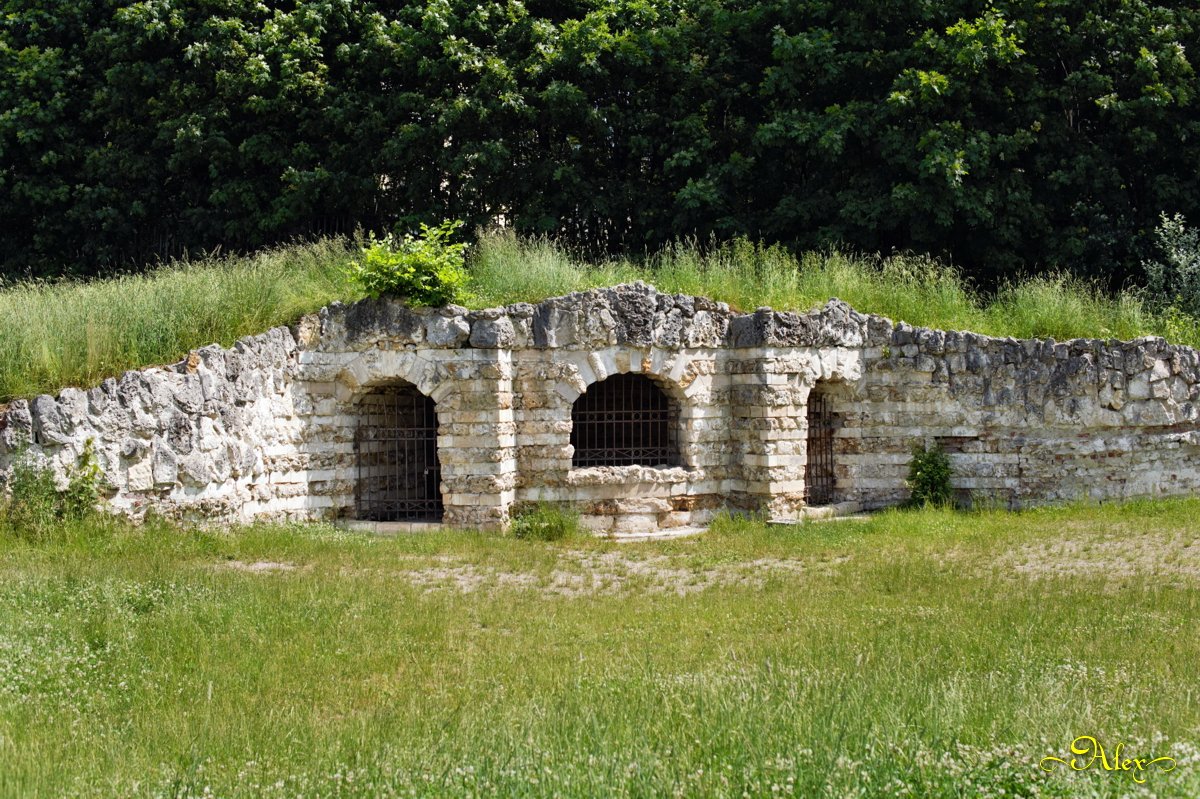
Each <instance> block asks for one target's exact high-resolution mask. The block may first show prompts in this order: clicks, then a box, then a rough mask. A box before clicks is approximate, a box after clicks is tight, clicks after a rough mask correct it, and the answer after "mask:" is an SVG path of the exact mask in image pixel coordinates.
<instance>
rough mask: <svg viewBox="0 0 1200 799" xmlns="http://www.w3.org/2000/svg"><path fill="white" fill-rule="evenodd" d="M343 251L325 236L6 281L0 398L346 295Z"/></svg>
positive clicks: (121, 366)
mask: <svg viewBox="0 0 1200 799" xmlns="http://www.w3.org/2000/svg"><path fill="white" fill-rule="evenodd" d="M350 258H351V250H350V248H349V245H348V244H347V242H345V241H343V240H335V239H331V240H326V241H322V242H319V243H317V244H309V245H293V246H287V247H280V248H277V249H272V250H267V251H264V252H261V253H258V254H256V255H254V256H250V257H231V258H220V259H209V260H205V261H200V262H196V263H188V262H176V263H172V264H170V265H168V266H165V267H162V268H160V269H157V270H155V271H152V272H149V273H146V274H141V275H127V276H123V277H117V278H114V279H111V280H101V281H93V282H66V283H21V284H17V285H15V286H12V287H8V288H5V289H3V290H2V291H0V402H4V401H7V400H9V399H12V398H13V397H23V396H32V395H34V394H38V393H42V392H51V391H56V390H58V389H59V388H61V387H63V386H67V385H79V386H88V385H92V384H95V383H97V382H99V381H100V380H102V379H103V378H105V377H109V376H113V375H117V374H120V373H121V372H122V371H124V370H126V369H131V368H136V367H140V366H145V365H148V364H156V363H170V362H173V361H176V360H178V359H179V358H181V357H182V356H183V355H185V354H186V353H187V352H188V350H190V349H194V348H196V347H200V346H203V345H205V344H211V343H213V342H218V343H221V344H231V343H233V341H235V340H236V339H238V338H240V337H242V336H246V335H250V334H253V333H260V332H262V331H263V330H266V329H267V328H269V327H272V326H274V325H279V324H286V323H289V322H292V321H295V320H296V319H297V318H298V317H299V316H301V315H302V314H304V313H307V312H310V311H313V310H316V309H317V308H320V307H321V306H322V305H325V304H327V303H328V302H330V301H331V300H333V299H337V298H352V297H354V296H355V291H354V289H353V287H352V286H351V285H350V283H349V282H348V280H347V277H346V271H345V267H346V265H347V263H348V262H349V259H350Z"/></svg>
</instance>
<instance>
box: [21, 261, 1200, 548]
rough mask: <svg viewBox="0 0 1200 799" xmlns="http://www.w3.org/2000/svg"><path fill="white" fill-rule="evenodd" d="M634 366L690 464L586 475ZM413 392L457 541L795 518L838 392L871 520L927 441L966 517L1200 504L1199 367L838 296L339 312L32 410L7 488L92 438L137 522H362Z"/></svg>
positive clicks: (843, 491) (845, 438) (1166, 352)
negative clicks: (811, 301)
mask: <svg viewBox="0 0 1200 799" xmlns="http://www.w3.org/2000/svg"><path fill="white" fill-rule="evenodd" d="M627 373H634V374H642V375H645V376H646V377H647V378H649V379H650V380H652V381H653V382H654V384H655V385H656V386H657V387H658V388H659V389H660V390H661V391H662V392H663V393H664V394H665V395H666V396H667V397H669V399H670V400H671V402H672V403H673V404H674V406H675V407H676V408H677V409H678V430H677V433H678V447H679V452H678V456H679V458H678V460H679V465H674V466H655V465H640V466H605V467H582V468H579V467H573V466H572V454H573V447H572V445H571V428H572V416H571V413H572V406H573V404H574V403H575V401H576V400H577V399H578V398H579V397H580V396H581V395H583V394H584V392H586V391H587V390H588V389H589V387H591V386H593V385H595V384H597V383H598V382H599V381H602V380H604V379H606V378H608V377H610V376H613V375H616V374H627ZM397 384H404V385H411V386H415V387H416V389H417V390H418V391H420V392H421V393H422V394H424V395H426V396H428V397H430V398H431V399H432V400H433V401H434V402H435V403H436V406H435V408H436V416H437V421H438V425H437V433H436V436H437V438H436V442H437V453H438V458H439V460H440V466H441V483H440V489H441V499H442V503H443V506H444V515H443V521H444V522H445V523H446V524H449V525H454V526H464V527H473V526H478V527H486V528H497V527H503V526H504V525H505V524H507V522H508V521H509V519H510V517H511V515H512V513H513V512H514V511H515V510H517V509H519V508H520V507H521V506H522V505H525V504H528V503H533V502H552V503H561V504H564V505H570V506H572V507H574V508H577V509H578V510H580V511H581V512H582V514H583V519H584V521H585V523H586V524H587V525H588V526H589V527H591V528H593V529H595V530H597V531H610V532H614V533H617V534H620V533H623V532H634V531H639V532H640V531H646V530H654V529H662V528H671V527H678V526H684V525H695V524H703V523H705V522H707V521H708V520H709V519H711V517H712V515H713V514H714V513H715V512H716V511H717V510H718V509H720V508H722V507H728V508H731V509H733V510H754V511H760V512H765V513H767V514H769V515H771V516H773V517H777V518H794V517H796V516H798V515H800V514H802V513H804V512H805V499H804V497H805V486H806V477H807V468H808V467H807V464H808V452H807V445H806V439H807V433H808V430H807V418H806V414H807V408H808V403H809V398H810V395H811V393H812V392H813V391H814V390H818V391H820V392H822V393H823V394H824V396H825V397H826V398H827V399H828V402H829V403H830V404H831V405H832V408H833V411H834V420H835V428H836V429H835V433H834V446H833V450H834V472H835V475H836V480H835V484H834V488H833V501H834V502H835V503H839V504H843V505H845V506H847V507H863V508H875V507H882V506H886V505H890V504H895V503H897V502H899V501H902V500H903V499H905V498H906V496H907V491H906V489H905V487H904V477H905V475H906V474H907V470H908V462H909V459H910V457H911V448H912V446H913V444H914V443H925V442H935V441H936V442H938V443H941V444H942V445H943V446H944V447H945V448H946V449H947V450H948V451H949V452H950V453H951V461H952V464H953V466H954V469H955V478H954V483H955V487H956V489H957V490H958V491H959V493H960V495H961V498H962V499H964V500H971V499H973V500H979V499H987V500H989V501H997V502H1000V503H1002V504H1005V505H1010V506H1023V505H1028V504H1033V503H1038V502H1049V501H1058V500H1066V499H1072V498H1077V497H1092V498H1096V499H1106V498H1124V497H1131V496H1143V495H1168V494H1183V493H1191V492H1195V491H1197V489H1200V458H1198V457H1197V456H1198V455H1200V425H1198V418H1197V405H1198V401H1200V360H1198V356H1197V353H1196V352H1195V351H1194V350H1191V349H1188V348H1184V347H1176V346H1171V345H1168V344H1166V343H1165V342H1163V341H1162V340H1160V339H1142V340H1138V341H1133V342H1117V341H1090V340H1079V341H1071V342H1066V343H1056V342H1053V341H1016V340H1013V339H995V338H988V337H984V336H978V335H975V334H971V333H957V332H942V331H935V330H927V329H921V328H913V327H910V326H908V325H906V324H904V323H900V324H893V323H892V322H891V321H890V320H887V319H884V318H881V317H876V316H865V315H862V314H859V313H857V312H856V311H854V310H853V309H851V308H849V307H848V306H847V305H845V304H844V303H841V302H838V301H836V300H834V301H830V303H829V304H827V305H826V306H825V307H824V308H822V309H820V310H818V311H814V312H811V313H806V314H795V313H781V312H775V311H772V310H770V309H765V308H764V309H759V310H758V311H755V312H754V313H750V314H743V313H737V312H734V311H732V310H731V309H730V308H729V307H728V306H726V305H724V304H722V303H717V302H713V301H711V300H708V299H705V298H702V297H689V296H682V295H667V294H660V293H658V292H657V291H655V290H654V289H653V288H652V287H649V286H646V285H643V284H634V285H627V286H618V287H614V288H611V289H600V290H594V291H588V292H581V293H577V294H572V295H568V296H566V297H559V298H554V299H550V300H546V301H544V302H542V303H539V304H538V305H529V304H516V305H512V306H508V307H506V308H493V309H485V310H481V311H474V312H471V311H467V309H465V308H459V307H456V306H450V307H447V308H441V309H420V310H415V309H409V308H406V307H404V306H403V305H401V304H399V303H395V302H389V301H364V302H359V303H355V304H353V305H341V304H334V305H331V306H329V307H328V308H325V309H323V310H322V311H321V312H320V313H319V314H315V315H313V316H310V317H307V318H305V319H304V320H302V321H301V322H300V323H299V324H298V325H296V326H295V327H293V328H290V329H289V328H277V329H275V330H271V331H268V332H267V333H264V334H262V335H260V336H253V337H250V338H247V339H244V340H242V341H240V342H238V343H237V344H236V345H234V346H233V347H232V348H229V349H223V348H220V347H217V346H210V347H205V348H203V349H201V350H197V351H196V352H193V353H191V354H190V355H189V356H188V357H187V358H186V359H185V360H183V361H181V362H180V363H178V364H174V365H172V366H168V367H158V368H153V369H144V370H140V371H135V372H128V373H126V374H125V375H124V376H122V377H121V378H120V379H115V380H107V381H105V382H104V383H102V384H101V385H100V386H97V387H94V388H91V389H88V390H82V389H74V388H68V389H64V390H63V391H62V392H61V393H60V394H59V395H58V396H57V397H50V396H42V397H38V398H36V399H34V400H32V401H18V402H14V403H12V404H11V405H10V406H9V407H8V408H6V409H2V410H0V481H3V480H4V479H5V478H6V475H7V474H9V473H10V472H11V468H12V465H13V462H14V460H15V459H17V458H18V457H22V458H31V459H33V460H35V461H40V462H42V463H45V464H47V465H49V466H50V467H51V468H53V469H54V470H55V472H56V473H57V474H58V475H59V479H60V480H65V479H66V473H67V470H68V469H69V467H70V465H71V464H72V463H74V462H75V461H76V460H77V459H78V458H79V456H80V453H81V452H82V451H83V449H84V446H85V445H86V443H87V442H89V441H90V442H92V443H91V446H92V447H93V448H94V451H95V453H96V457H97V459H98V462H99V463H100V466H101V468H102V473H103V478H104V482H105V485H106V499H107V501H108V503H109V505H110V507H111V508H112V509H113V510H115V511H117V512H121V513H126V514H130V515H133V516H135V517H136V516H140V515H142V514H144V513H145V512H147V511H149V510H154V511H155V512H158V513H162V514H165V515H168V516H174V517H186V518H196V519H205V520H215V521H221V522H234V521H246V520H250V519H254V518H271V519H315V518H333V519H353V518H354V517H355V515H356V512H357V511H356V485H357V484H358V472H357V454H356V445H355V438H356V433H357V431H358V429H359V426H360V424H361V421H362V418H363V416H362V410H361V406H360V403H361V402H362V400H363V397H364V396H365V395H366V394H367V393H368V392H371V391H373V390H376V389H378V388H380V387H386V386H391V385H397Z"/></svg>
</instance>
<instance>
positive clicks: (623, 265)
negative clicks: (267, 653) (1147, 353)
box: [0, 233, 1200, 403]
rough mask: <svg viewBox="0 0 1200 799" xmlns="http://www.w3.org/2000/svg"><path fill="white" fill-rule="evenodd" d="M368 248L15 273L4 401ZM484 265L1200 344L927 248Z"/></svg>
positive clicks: (502, 272) (528, 276) (185, 331)
mask: <svg viewBox="0 0 1200 799" xmlns="http://www.w3.org/2000/svg"><path fill="white" fill-rule="evenodd" d="M354 257H355V250H354V247H353V246H352V245H351V244H350V243H349V242H347V241H343V240H329V241H323V242H318V243H316V244H308V245H295V246H291V247H282V248H278V249H275V250H270V251H267V252H263V253H259V254H257V255H254V256H249V257H230V258H214V259H210V260H207V261H198V262H194V263H186V264H171V265H168V266H165V267H163V268H161V269H158V270H156V271H152V272H149V273H146V274H143V275H130V276H126V277H122V278H119V279H116V280H109V281H98V282H92V283H61V284H47V283H37V284H18V285H13V286H9V287H6V288H4V287H0V403H3V402H7V401H8V400H11V399H13V398H15V397H30V396H33V395H36V394H39V393H54V392H57V391H58V390H59V389H60V388H62V387H63V386H68V385H76V386H91V385H94V384H96V383H98V382H99V381H100V380H101V379H103V378H105V377H109V376H116V375H119V374H120V373H121V372H122V371H124V370H126V369H132V368H137V367H141V366H147V365H152V364H164V363H172V362H174V361H177V360H179V359H180V358H182V357H183V356H184V355H186V354H187V352H188V351H189V350H191V349H194V348H196V347H200V346H203V345H205V344H210V343H212V342H218V343H221V344H225V345H229V344H231V343H233V342H234V341H235V340H237V339H238V338H240V337H241V336H245V335H249V334H252V333H258V332H261V331H263V330H265V329H267V328H268V327H271V326H273V325H279V324H288V323H291V322H293V321H295V320H296V319H298V318H299V317H300V316H301V315H302V314H304V313H308V312H311V311H314V310H316V309H318V308H320V307H321V306H323V305H326V304H328V303H329V302H332V301H334V300H344V301H351V300H354V299H357V298H358V297H359V293H358V290H357V289H356V287H355V286H354V285H352V284H351V283H350V281H349V280H348V278H347V275H346V268H347V266H348V265H349V263H350V262H351V260H352V259H353V258H354ZM469 269H470V283H469V285H468V287H467V291H468V296H467V297H465V298H464V302H466V303H468V304H469V305H471V306H473V307H486V306H491V305H500V304H506V303H510V302H517V301H537V300H541V299H544V298H546V297H550V296H555V295H559V294H565V293H568V292H570V291H574V290H577V289H583V288H589V287H595V286H608V285H613V284H615V283H619V282H622V281H632V280H646V281H649V282H652V283H654V284H655V285H656V286H658V288H659V289H661V290H663V291H673V292H685V293H691V294H703V295H707V296H710V297H714V298H716V299H719V300H724V301H726V302H728V303H730V304H731V305H733V306H734V307H735V308H738V309H741V310H753V309H755V308H757V307H759V306H762V305H770V306H773V307H775V308H779V309H795V310H807V309H810V308H815V307H818V306H820V305H822V304H824V303H825V302H826V301H827V300H828V299H829V298H830V297H840V298H841V299H843V300H846V301H847V302H849V303H850V304H851V305H853V306H854V307H855V308H857V309H858V310H860V311H863V312H866V313H877V314H883V315H885V316H890V317H891V318H893V319H897V320H901V319H902V320H904V321H907V322H910V323H912V324H915V325H924V326H928V327H940V328H944V329H952V330H974V331H977V332H980V333H987V334H991V335H998V336H1017V337H1036V336H1051V337H1053V338H1056V339H1059V340H1065V339H1069V338H1076V337H1090V338H1123V339H1128V338H1135V337H1137V336H1141V335H1149V334H1153V335H1162V336H1165V337H1167V338H1168V339H1170V340H1172V341H1176V342H1180V343H1184V344H1191V345H1193V346H1196V345H1200V325H1198V324H1197V323H1196V322H1195V320H1192V319H1191V318H1190V317H1186V316H1182V315H1180V314H1170V313H1159V312H1156V311H1155V310H1153V307H1154V305H1153V303H1150V304H1147V302H1146V301H1145V298H1143V296H1142V295H1141V294H1139V293H1138V292H1135V291H1127V292H1123V293H1121V294H1119V295H1117V296H1109V295H1106V294H1104V293H1102V292H1100V291H1098V290H1097V289H1096V288H1095V287H1094V286H1090V285H1087V284H1084V283H1081V282H1079V281H1076V280H1071V279H1068V278H1065V277H1053V276H1051V277H1039V278H1035V279H1030V280H1025V281H1018V282H1014V283H1012V284H1010V285H1007V286H1004V287H1002V288H1001V289H1000V290H999V291H998V292H996V293H994V294H993V295H990V296H988V297H986V298H984V297H981V296H980V295H978V294H977V293H976V292H974V291H973V290H972V289H971V287H970V285H969V284H968V283H967V282H965V281H964V280H963V279H962V277H961V276H960V275H959V273H958V272H957V271H956V270H954V269H953V268H951V267H949V266H945V265H942V264H938V263H936V262H933V261H930V260H928V259H924V258H919V257H909V256H896V257H891V258H875V257H866V256H849V255H845V254H842V253H837V252H829V253H806V254H804V255H802V256H800V257H796V256H794V255H792V254H790V253H788V252H787V251H785V250H784V249H782V248H780V247H763V246H759V245H755V244H752V243H749V242H744V241H743V242H735V243H732V244H728V245H724V246H719V247H718V246H715V245H714V246H707V247H700V246H696V245H695V244H679V245H676V246H674V247H670V248H668V249H666V250H663V251H662V252H659V253H654V254H650V255H647V256H645V257H641V258H637V259H622V260H615V261H611V262H605V263H588V262H585V261H584V260H583V259H581V258H578V257H575V256H573V255H572V254H571V253H570V252H568V251H566V250H564V249H563V248H561V247H559V246H557V245H555V244H554V243H552V242H550V241H546V240H538V239H518V238H516V237H514V236H512V235H507V234H504V233H499V234H492V235H487V236H484V237H483V238H482V240H481V241H480V242H479V244H478V245H477V246H476V247H475V248H474V249H473V250H472V253H471V256H470V261H469Z"/></svg>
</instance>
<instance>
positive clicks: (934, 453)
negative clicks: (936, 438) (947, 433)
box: [905, 444, 954, 507]
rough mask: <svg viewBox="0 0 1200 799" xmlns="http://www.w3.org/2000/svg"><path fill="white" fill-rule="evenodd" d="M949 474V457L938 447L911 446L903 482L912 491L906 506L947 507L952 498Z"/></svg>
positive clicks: (936, 445)
mask: <svg viewBox="0 0 1200 799" xmlns="http://www.w3.org/2000/svg"><path fill="white" fill-rule="evenodd" d="M950 473H951V470H950V457H949V456H948V455H946V452H945V450H943V449H942V448H941V446H940V445H938V444H934V445H933V446H931V447H925V446H922V445H920V444H915V445H913V458H912V463H911V464H909V467H908V479H907V480H906V481H905V482H906V483H907V485H908V487H909V490H911V491H912V496H911V497H910V498H909V500H908V504H909V505H910V506H913V507H922V506H925V505H949V504H950V502H951V499H952V498H953V496H954V491H953V489H952V488H951V487H950Z"/></svg>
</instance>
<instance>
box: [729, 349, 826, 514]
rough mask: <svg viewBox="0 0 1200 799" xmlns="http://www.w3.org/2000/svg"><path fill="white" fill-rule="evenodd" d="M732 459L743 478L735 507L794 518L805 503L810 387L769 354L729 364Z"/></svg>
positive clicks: (750, 356)
mask: <svg viewBox="0 0 1200 799" xmlns="http://www.w3.org/2000/svg"><path fill="white" fill-rule="evenodd" d="M730 381H731V384H732V386H731V405H732V408H731V410H732V429H731V438H732V441H733V452H732V455H733V457H734V459H735V461H740V464H741V479H740V481H738V480H735V481H734V483H735V485H736V486H737V488H740V491H739V490H736V489H735V490H734V491H733V492H732V494H733V496H734V497H735V498H736V500H737V504H739V505H742V506H744V507H745V508H746V509H748V510H753V511H757V512H764V513H766V514H768V515H769V516H770V517H772V518H795V517H796V515H797V513H798V511H799V509H800V508H801V507H803V505H804V463H805V452H804V448H805V432H806V431H805V415H804V398H805V397H806V396H807V393H808V392H807V388H806V387H805V381H804V377H803V375H802V374H800V373H799V372H795V371H790V366H789V365H788V364H785V363H782V362H780V361H777V360H776V359H775V358H773V357H771V356H770V354H756V355H750V354H746V357H744V358H735V359H734V360H732V361H731V362H730Z"/></svg>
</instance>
